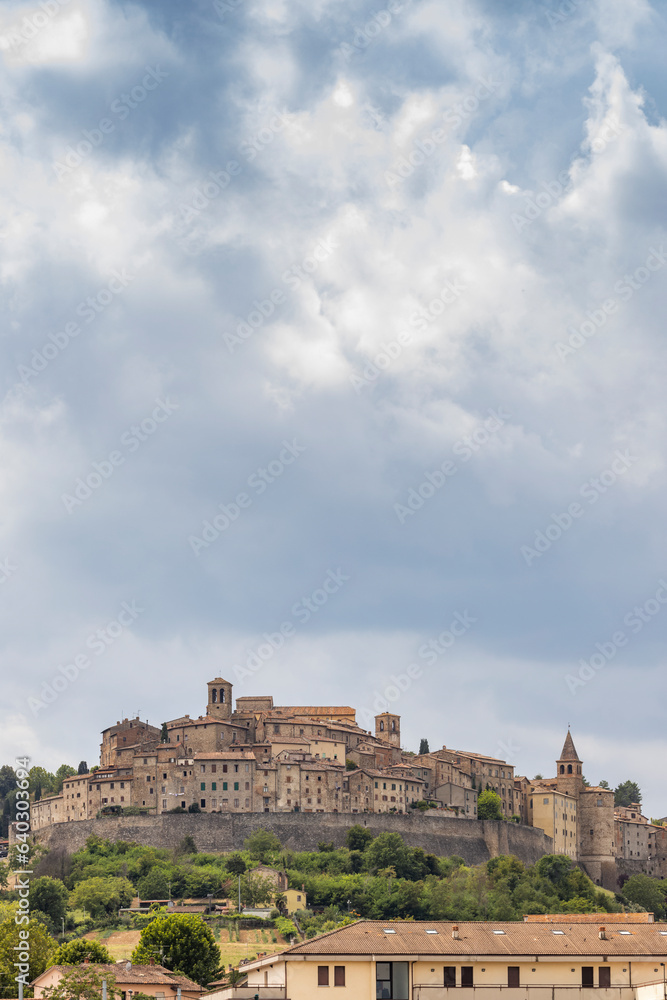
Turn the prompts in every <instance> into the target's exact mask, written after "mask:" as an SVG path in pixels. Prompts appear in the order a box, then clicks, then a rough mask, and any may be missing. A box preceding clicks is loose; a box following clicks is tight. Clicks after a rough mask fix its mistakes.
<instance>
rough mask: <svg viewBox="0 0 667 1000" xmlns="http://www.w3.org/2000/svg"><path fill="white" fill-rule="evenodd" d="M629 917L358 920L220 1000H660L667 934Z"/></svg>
mask: <svg viewBox="0 0 667 1000" xmlns="http://www.w3.org/2000/svg"><path fill="white" fill-rule="evenodd" d="M623 916H626V915H625V914H624V915H623ZM631 916H636V917H639V918H640V919H639V920H637V921H636V922H632V921H629V920H624V921H623V922H620V923H617V922H615V921H614V920H613V919H609V918H610V917H613V915H610V914H604V915H602V916H601V915H600V914H586V915H584V914H577V915H576V917H575V918H573V919H572V920H570V918H569V917H568V916H564V915H562V914H558V915H554V916H553V917H548V918H546V919H544V920H540V921H537V922H528V921H526V922H524V923H482V922H479V923H459V924H452V923H440V922H430V923H426V922H423V921H407V922H400V921H399V922H395V923H393V922H389V923H387V922H384V923H383V922H380V921H371V920H364V921H359V922H357V923H354V924H350V925H348V926H347V927H342V928H340V929H338V930H334V931H330V932H329V933H328V934H323V935H321V936H320V937H317V938H314V939H313V940H312V941H306V942H304V943H302V944H297V945H295V946H294V947H292V948H288V949H287V950H285V951H283V952H281V953H280V954H278V955H269V956H266V957H261V958H258V959H256V960H254V961H252V962H249V963H246V964H244V965H243V966H242V968H243V969H244V971H246V972H247V974H248V982H247V986H246V987H244V988H243V990H242V991H241V990H239V991H237V992H228V993H226V994H220V995H219V997H220V1000H223V997H229V998H232V997H237V996H241V995H243V996H248V995H250V996H252V995H256V996H258V997H259V998H260V1000H276V998H283V1000H284V998H289V1000H312V998H313V997H314V996H320V995H326V994H328V991H332V993H333V995H334V996H335V997H341V998H345V997H349V998H350V1000H377V998H380V1000H445V998H448V997H450V996H452V997H453V996H454V995H455V991H457V990H460V989H461V988H462V987H463V988H468V989H469V990H470V991H471V993H472V991H474V990H477V991H479V993H480V995H481V996H483V997H489V998H500V997H504V998H506V1000H571V998H572V997H573V996H576V997H577V998H578V1000H597V998H599V997H607V998H613V1000H664V996H665V972H664V967H665V962H666V961H667V931H665V930H663V929H662V926H661V925H660V924H653V923H647V922H644V921H643V920H641V918H642V917H644V916H646V915H645V914H633V915H631ZM583 917H587V918H588V919H582V918H583ZM214 996H217V995H216V994H214Z"/></svg>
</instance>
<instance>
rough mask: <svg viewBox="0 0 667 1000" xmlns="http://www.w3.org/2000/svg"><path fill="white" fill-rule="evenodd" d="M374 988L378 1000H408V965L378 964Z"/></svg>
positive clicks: (403, 963)
mask: <svg viewBox="0 0 667 1000" xmlns="http://www.w3.org/2000/svg"><path fill="white" fill-rule="evenodd" d="M375 986H376V989H375V996H376V997H377V998H378V1000H408V988H409V974H408V963H407V962H378V963H377V966H376V976H375Z"/></svg>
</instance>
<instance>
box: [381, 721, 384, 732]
mask: <svg viewBox="0 0 667 1000" xmlns="http://www.w3.org/2000/svg"><path fill="white" fill-rule="evenodd" d="M383 730H384V722H380V732H383Z"/></svg>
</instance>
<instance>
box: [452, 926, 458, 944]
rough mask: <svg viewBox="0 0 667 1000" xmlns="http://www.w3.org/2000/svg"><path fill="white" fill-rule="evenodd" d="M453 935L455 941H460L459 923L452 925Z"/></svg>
mask: <svg viewBox="0 0 667 1000" xmlns="http://www.w3.org/2000/svg"><path fill="white" fill-rule="evenodd" d="M452 937H453V938H454V940H455V941H458V939H459V926H458V924H454V926H453V927H452Z"/></svg>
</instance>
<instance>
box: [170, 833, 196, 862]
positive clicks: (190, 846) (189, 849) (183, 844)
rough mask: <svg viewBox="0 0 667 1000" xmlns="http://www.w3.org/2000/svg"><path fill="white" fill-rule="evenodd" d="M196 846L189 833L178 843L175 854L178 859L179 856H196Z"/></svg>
mask: <svg viewBox="0 0 667 1000" xmlns="http://www.w3.org/2000/svg"><path fill="white" fill-rule="evenodd" d="M196 853H197V845H196V844H195V840H194V837H192V836H191V835H190V834H189V833H186V835H185V836H184V837H183V838H182V839H181V840H180V841H179V844H178V847H177V848H176V851H175V854H176V856H177V857H178V855H180V854H196Z"/></svg>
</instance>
